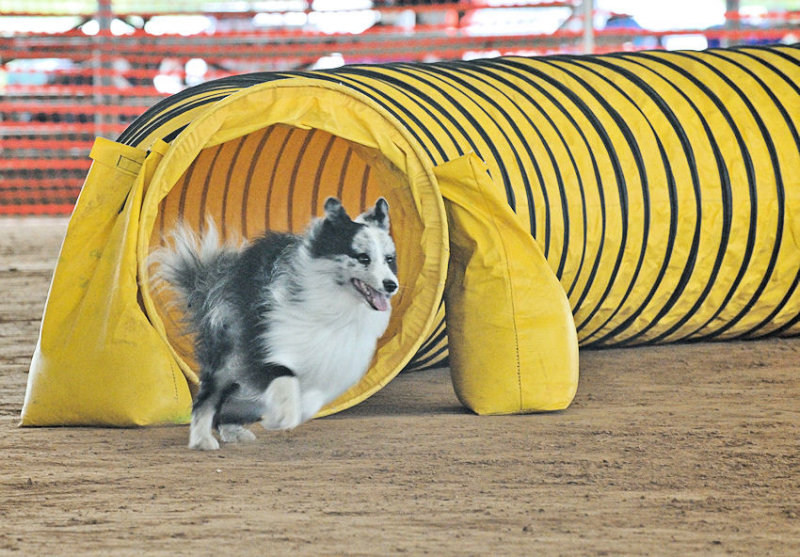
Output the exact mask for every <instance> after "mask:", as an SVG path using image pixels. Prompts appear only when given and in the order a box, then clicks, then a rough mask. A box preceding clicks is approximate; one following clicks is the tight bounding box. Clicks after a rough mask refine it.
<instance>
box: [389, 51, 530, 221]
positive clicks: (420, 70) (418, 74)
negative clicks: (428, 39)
mask: <svg viewBox="0 0 800 557" xmlns="http://www.w3.org/2000/svg"><path fill="white" fill-rule="evenodd" d="M392 70H394V71H397V72H399V73H401V74H403V75H405V76H407V77H409V78H411V79H416V80H417V81H419V82H421V83H424V84H426V85H428V86H429V87H431V88H433V89H435V90H436V91H437V92H438V93H439V94H440V95H442V96H443V97H444V98H445V100H446V101H447V102H448V103H449V105H450V107H451V108H453V109H454V110H456V111H458V113H459V114H461V115H462V116H463V117H464V118H465V119H466V120H467V122H469V124H470V126H472V129H471V130H470V131H474V132H476V133H477V134H478V136H480V138H481V139H482V140H483V141H484V143H485V144H486V146H487V147H488V149H489V151H490V152H491V153H492V156H493V157H494V159H493V160H494V161H495V162H496V163H497V167H498V168H499V169H500V177H501V180H502V184H503V187H504V188H505V192H506V198H507V200H508V204H509V206H510V207H511V209H512V210H514V211H516V199H515V195H514V189H513V188H512V187H511V180H510V179H509V177H508V171H507V169H506V167H505V164H503V158H502V156H501V155H500V152H499V151H498V150H497V146H496V145H495V143H494V141H493V140H492V138H491V137H490V136H489V134H488V133H487V132H486V130H484V129H483V127H482V126H481V125H480V124H479V123H478V121H477V120H476V119H475V117H474V116H473V115H472V114H470V112H469V111H467V110H465V109H464V108H463V107H462V106H461V105H460V104H459V103H458V102H456V100H455V99H454V98H453V97H452V96H451V95H450V93H448V92H447V91H445V89H444V88H443V87H441V86H440V85H437V84H436V82H435V81H434V80H433V79H426V78H425V75H428V76H430V75H434V74H435V72H433V71H431V70H430V69H428V68H426V67H425V66H424V65H421V66H411V65H409V64H399V65H397V66H393V67H392ZM438 81H439V83H441V81H442V80H438ZM445 83H446V81H445ZM431 102H434V103H435V105H436V104H439V103H436V101H433V99H431ZM435 105H434V106H435ZM440 110H441V112H442V113H443V114H446V115H448V117H449V118H448V119H449V120H450V121H451V123H452V124H453V125H454V126H455V127H456V129H458V131H459V132H460V133H462V134H463V135H464V137H465V138H469V137H470V134H469V133H467V132H466V130H465V129H464V127H463V126H462V125H461V124H460V123H458V121H457V120H456V119H455V118H454V117H453V116H452V114H451V113H450V111H448V110H446V107H445V106H440ZM481 110H483V112H484V113H486V114H487V116H488V113H487V112H486V110H485V109H483V108H481ZM498 129H499V130H500V133H502V134H503V136H504V137H505V139H506V141H507V142H508V137H507V136H506V134H505V131H503V130H502V128H500V127H498ZM470 146H471V147H472V149H473V150H474V151H475V153H476V154H478V155H479V156H480V153H481V150H480V149H479V148H478V147H477V146H476V145H475V144H474V143H473V142H472V141H471V139H470ZM516 156H517V157H519V155H518V154H516ZM481 158H483V157H481ZM520 164H521V163H520Z"/></svg>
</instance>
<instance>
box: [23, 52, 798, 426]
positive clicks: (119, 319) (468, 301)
mask: <svg viewBox="0 0 800 557" xmlns="http://www.w3.org/2000/svg"><path fill="white" fill-rule="evenodd" d="M798 84H800V48H798V46H797V45H795V46H774V47H738V48H732V49H713V50H708V51H703V52H640V53H622V54H611V55H598V56H552V57H538V58H522V57H502V58H494V59H485V60H475V61H469V62H442V63H435V64H414V63H397V64H386V65H375V66H373V65H363V66H345V67H342V68H339V69H336V70H331V71H315V72H277V73H261V74H250V75H244V76H237V77H232V78H225V79H221V80H217V81H212V82H208V83H205V84H203V85H200V86H197V87H194V88H191V89H187V90H186V91H184V92H182V93H179V94H176V95H174V96H172V97H169V98H167V99H165V100H163V101H162V102H160V103H158V104H157V105H155V106H154V107H152V108H151V109H150V110H148V111H147V112H146V113H144V114H143V115H142V116H141V117H140V118H138V119H137V120H136V121H135V122H134V123H133V124H131V126H130V127H129V128H128V129H127V130H126V131H125V132H124V133H123V134H122V135H121V136H120V137H119V138H118V139H117V141H115V142H112V141H109V140H104V139H98V141H97V143H96V144H95V147H94V149H93V151H92V158H93V159H94V163H93V165H92V169H91V170H90V173H89V176H88V177H87V180H86V184H85V186H84V189H83V191H82V193H81V196H80V198H79V200H78V203H77V206H76V209H75V212H74V214H73V216H72V218H71V221H70V224H69V229H68V232H67V236H66V239H65V242H64V246H63V247H62V252H61V256H60V258H59V262H58V266H57V268H56V271H55V275H54V278H53V284H52V286H51V291H50V294H49V297H48V302H47V307H46V310H45V316H44V319H43V323H42V331H41V336H40V340H39V344H38V346H37V348H36V352H35V354H34V357H33V361H32V364H31V370H30V375H29V381H28V389H27V392H26V397H25V404H24V407H23V412H22V424H23V425H54V424H59V425H62V424H104V425H141V424H153V423H172V422H183V421H186V420H187V419H188V416H189V412H190V405H191V392H192V389H193V388H194V386H196V384H197V376H196V371H195V369H194V367H193V364H192V355H191V342H190V338H188V337H187V336H186V335H184V334H182V331H181V327H180V325H179V320H180V316H179V315H178V314H177V313H176V312H175V310H174V308H173V306H172V305H171V304H170V300H169V299H168V298H167V297H166V295H164V294H163V293H162V294H158V293H157V292H156V291H155V290H153V289H152V288H151V287H150V282H149V276H150V275H151V273H152V269H150V268H149V267H148V256H149V254H150V253H151V251H152V250H153V249H155V248H156V247H158V246H161V245H162V244H163V242H164V241H165V240H164V238H165V236H166V235H167V234H168V232H169V230H170V229H171V227H172V226H173V225H174V224H175V223H176V222H177V221H178V220H179V219H180V220H184V221H186V222H188V223H190V224H191V225H193V226H194V227H196V228H197V229H198V230H201V229H202V226H203V224H202V223H203V222H204V221H205V218H206V215H210V216H212V217H213V218H214V219H215V220H216V222H217V223H220V224H221V227H222V230H223V232H224V234H225V235H226V236H227V237H230V238H238V237H245V238H247V237H252V236H254V235H256V234H259V233H261V232H262V231H263V230H265V229H277V230H294V231H297V230H299V229H301V228H303V227H304V226H305V225H306V224H307V222H308V220H309V218H310V217H312V216H314V215H318V214H320V213H321V206H322V203H323V201H324V199H325V198H326V197H327V196H329V195H335V196H338V197H340V198H342V200H343V202H344V204H345V206H346V207H347V208H348V210H349V211H350V212H351V214H353V213H356V212H357V211H359V210H360V209H363V208H365V207H367V206H369V205H371V204H372V203H373V202H374V200H375V198H376V197H377V196H379V195H384V196H385V197H386V198H387V199H388V200H389V203H390V213H391V218H392V233H393V235H394V237H395V241H396V243H397V246H398V263H399V277H400V280H401V282H402V283H403V286H404V288H403V289H402V292H401V293H400V294H399V295H398V297H397V298H396V304H395V308H394V312H393V315H392V322H391V324H390V327H389V330H388V332H387V334H386V335H385V336H384V338H383V339H382V341H381V342H380V344H379V348H378V352H377V354H376V358H375V361H374V362H373V365H372V367H371V369H370V371H369V372H368V373H367V376H366V377H365V378H364V380H363V381H362V382H361V383H360V384H359V385H357V386H356V387H354V388H353V389H351V391H349V392H348V393H346V394H345V395H344V396H343V397H342V398H341V399H340V400H339V401H337V402H336V403H334V404H333V405H332V406H331V407H329V408H326V409H324V411H323V413H332V412H336V411H338V410H342V409H345V408H347V407H349V406H352V405H353V404H356V403H357V402H359V401H361V400H363V399H365V398H366V397H368V396H369V395H370V394H372V393H374V392H375V391H377V390H378V389H379V388H380V387H381V386H383V385H385V384H386V383H387V382H388V381H389V380H391V378H392V377H394V376H395V375H396V374H397V373H398V372H400V371H401V370H402V369H404V368H408V367H411V368H414V367H416V368H421V367H428V366H435V365H440V364H442V363H443V362H444V361H445V360H446V358H447V356H448V352H449V357H450V365H451V371H452V376H453V383H454V387H455V390H456V393H457V394H458V396H459V398H460V399H461V400H462V402H464V404H465V405H466V406H468V407H470V408H472V409H473V410H475V411H476V412H478V413H489V414H491V413H517V412H532V411H546V410H556V409H562V408H565V407H566V406H568V405H569V403H570V401H571V399H572V397H573V396H574V394H575V389H576V387H577V381H578V355H577V351H578V344H579V343H580V346H582V347H607V346H634V345H642V344H648V343H658V342H674V341H701V340H720V339H732V338H748V339H749V338H759V337H762V336H767V335H784V336H789V335H796V334H798V332H800V288H798V282H800V135H798V127H800V86H799V85H798ZM445 307H446V323H447V328H446V329H445ZM448 335H449V340H448V338H447V336H448Z"/></svg>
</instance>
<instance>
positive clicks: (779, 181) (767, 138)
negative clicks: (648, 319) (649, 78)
mask: <svg viewBox="0 0 800 557" xmlns="http://www.w3.org/2000/svg"><path fill="white" fill-rule="evenodd" d="M716 52H717V51H714V50H711V51H708V52H707V54H708V55H709V56H714V57H717V58H721V59H724V60H727V61H728V62H729V63H731V64H733V65H735V66H737V67H739V68H740V69H742V70H743V71H744V72H745V73H747V74H748V75H749V76H750V77H752V78H753V79H754V80H755V81H756V82H757V83H758V84H759V86H761V88H762V89H763V90H764V92H765V93H766V94H767V95H768V96H769V97H770V100H771V101H772V102H773V103H774V104H775V106H776V107H777V108H778V109H779V110H780V111H781V112H782V114H781V116H783V118H784V120H785V121H787V122H788V121H789V120H790V118H789V115H788V114H787V113H786V112H785V110H783V107H781V106H780V103H779V102H778V100H777V98H776V97H775V94H774V93H773V92H772V91H770V89H769V87H768V86H767V84H766V83H764V81H763V80H762V79H761V78H759V77H758V76H757V75H755V74H754V73H753V72H752V71H750V70H749V69H747V68H745V67H744V66H742V65H741V64H739V63H737V62H734V61H733V60H730V59H729V58H727V57H725V56H720V55H719V54H717V53H716ZM702 63H703V65H705V66H706V67H708V68H709V69H711V70H712V71H714V72H715V73H716V74H717V75H719V76H720V77H721V78H722V79H723V80H724V81H725V83H726V84H728V85H729V86H730V87H731V88H732V89H733V90H734V91H736V93H737V94H738V95H739V96H740V97H741V99H742V101H743V102H744V103H745V106H747V109H748V110H749V111H750V114H751V115H752V116H753V119H754V120H755V121H756V125H757V126H758V130H759V132H761V135H762V136H763V138H764V143H765V145H766V148H767V151H768V153H769V158H770V162H771V163H772V170H773V173H774V175H775V176H774V177H775V190H776V192H775V193H776V198H777V200H778V215H777V217H778V222H777V223H776V227H775V241H774V242H773V244H772V254H771V255H770V259H769V263H768V264H767V268H766V269H765V271H764V276H763V278H762V279H761V282H760V283H759V285H758V287H756V289H755V292H753V295H752V296H751V297H750V300H749V301H748V302H747V303H745V305H744V306H743V307H742V309H741V310H740V311H739V312H738V313H737V314H736V315H735V316H733V317H732V318H731V319H730V320H728V321H727V322H726V323H725V324H724V325H722V326H721V327H720V328H719V329H718V330H717V331H715V332H714V333H711V334H710V335H708V337H707V338H715V337H718V336H719V335H722V334H724V333H725V332H726V331H728V330H730V329H731V328H732V327H734V326H735V325H736V324H737V323H739V321H741V320H742V318H744V316H745V315H747V314H748V313H749V312H750V310H751V309H752V308H753V306H754V305H755V303H756V301H757V300H758V298H759V297H760V296H761V294H762V293H763V292H764V289H765V288H766V287H767V283H768V282H769V279H770V277H771V276H772V273H773V271H774V270H775V266H776V265H777V262H778V252H779V251H780V248H781V242H782V240H783V221H784V210H785V208H786V203H785V200H786V193H785V191H784V188H783V176H782V173H781V165H780V160H779V158H778V153H777V151H776V149H775V142H774V141H773V140H772V135H771V134H770V132H769V129H768V128H767V126H766V124H765V123H764V120H763V119H762V118H761V116H760V115H759V113H758V110H756V107H755V106H754V105H753V103H752V102H751V101H750V99H749V98H748V97H747V95H745V94H744V92H743V91H742V90H741V88H739V86H738V85H736V84H735V83H734V82H733V80H731V79H730V78H729V77H728V76H726V75H725V74H724V73H723V72H722V71H720V70H719V69H717V67H716V66H715V65H714V64H710V63H709V62H707V61H705V60H702ZM793 131H794V132H795V133H794V137H795V139H797V132H796V130H793ZM751 192H752V197H753V199H754V201H753V202H752V204H751V207H752V208H754V209H755V208H756V203H755V198H756V193H757V192H756V185H755V182H753V185H752V188H751ZM750 222H751V229H755V228H756V221H755V217H754V216H753V215H752V213H751V221H750ZM754 241H755V240H754ZM746 333H747V331H745V332H743V333H741V335H739V336H742V335H744V334H746ZM704 338H705V337H704Z"/></svg>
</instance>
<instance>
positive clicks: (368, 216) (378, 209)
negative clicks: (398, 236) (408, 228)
mask: <svg viewBox="0 0 800 557" xmlns="http://www.w3.org/2000/svg"><path fill="white" fill-rule="evenodd" d="M356 222H363V223H364V224H369V225H372V226H377V227H378V228H383V229H384V230H386V231H388V230H389V203H388V202H387V201H386V199H384V198H383V197H379V198H378V200H377V201H376V202H375V206H374V207H373V208H372V209H370V210H368V211H366V212H365V213H362V214H361V215H359V216H358V218H357V219H356Z"/></svg>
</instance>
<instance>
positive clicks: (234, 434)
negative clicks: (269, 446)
mask: <svg viewBox="0 0 800 557" xmlns="http://www.w3.org/2000/svg"><path fill="white" fill-rule="evenodd" d="M217 430H218V431H219V438H220V439H222V440H223V441H224V442H225V443H252V442H253V441H255V440H256V436H255V434H254V433H253V432H252V431H250V430H249V429H247V428H246V427H244V426H243V425H241V424H220V425H219V427H217Z"/></svg>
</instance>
